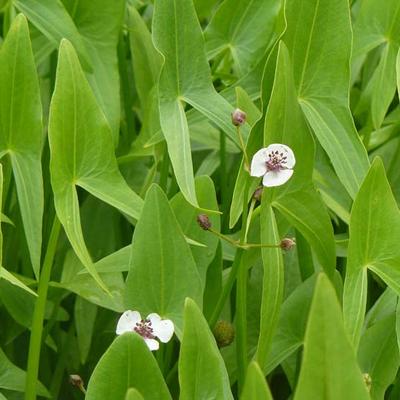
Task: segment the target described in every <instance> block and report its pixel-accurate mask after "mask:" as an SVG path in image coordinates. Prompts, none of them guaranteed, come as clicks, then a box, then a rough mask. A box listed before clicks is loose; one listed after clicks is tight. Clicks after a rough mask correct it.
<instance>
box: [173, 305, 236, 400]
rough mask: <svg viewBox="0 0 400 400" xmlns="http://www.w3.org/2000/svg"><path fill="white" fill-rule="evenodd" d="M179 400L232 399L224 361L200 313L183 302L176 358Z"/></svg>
mask: <svg viewBox="0 0 400 400" xmlns="http://www.w3.org/2000/svg"><path fill="white" fill-rule="evenodd" d="M179 383H180V388H181V392H180V397H179V398H180V399H181V400H206V399H227V400H229V399H233V396H232V393H231V390H230V384H229V379H228V374H227V372H226V369H225V364H224V360H223V359H222V356H221V354H220V352H219V350H218V347H217V344H216V343H215V339H214V336H213V334H212V333H211V331H210V328H209V327H208V324H207V321H206V320H205V318H204V316H203V314H202V313H201V311H200V309H199V308H198V306H197V305H196V303H195V302H194V301H193V300H191V299H186V301H185V316H184V327H183V337H182V345H181V351H180V355H179Z"/></svg>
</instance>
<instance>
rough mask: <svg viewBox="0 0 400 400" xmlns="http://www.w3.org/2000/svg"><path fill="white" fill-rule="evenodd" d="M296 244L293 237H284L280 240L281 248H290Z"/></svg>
mask: <svg viewBox="0 0 400 400" xmlns="http://www.w3.org/2000/svg"><path fill="white" fill-rule="evenodd" d="M294 246H296V242H295V240H294V238H284V239H282V241H281V249H282V250H286V251H288V250H290V249H291V248H292V247H294Z"/></svg>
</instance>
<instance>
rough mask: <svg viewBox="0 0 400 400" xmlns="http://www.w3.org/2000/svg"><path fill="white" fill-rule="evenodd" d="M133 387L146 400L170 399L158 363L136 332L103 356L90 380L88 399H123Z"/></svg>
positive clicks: (126, 334)
mask: <svg viewBox="0 0 400 400" xmlns="http://www.w3.org/2000/svg"><path fill="white" fill-rule="evenodd" d="M131 387H134V388H136V389H137V390H139V391H140V393H142V395H143V396H144V397H145V398H146V399H147V398H149V399H154V400H169V399H171V395H170V394H169V392H168V388H167V385H166V384H165V382H164V379H163V377H162V374H161V371H160V370H159V368H158V365H157V362H156V360H155V359H154V357H153V356H152V354H151V353H150V350H149V349H148V348H147V346H146V343H145V342H144V340H143V338H141V337H140V336H139V335H137V334H136V333H124V334H123V335H122V336H119V337H117V338H116V339H115V340H114V342H113V343H112V344H111V346H110V347H109V348H108V350H107V351H106V352H105V353H104V354H103V357H101V359H100V361H99V362H98V364H97V365H96V368H95V369H94V371H93V374H92V376H91V378H90V381H89V384H88V388H87V394H86V396H85V399H86V400H109V399H115V400H124V399H125V395H126V392H127V391H128V389H129V388H131Z"/></svg>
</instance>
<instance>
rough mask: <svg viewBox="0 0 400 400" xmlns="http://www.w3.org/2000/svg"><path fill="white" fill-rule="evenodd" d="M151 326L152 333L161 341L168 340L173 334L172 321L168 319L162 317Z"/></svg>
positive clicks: (165, 341)
mask: <svg viewBox="0 0 400 400" xmlns="http://www.w3.org/2000/svg"><path fill="white" fill-rule="evenodd" d="M151 327H152V328H153V334H154V335H155V336H157V337H158V338H159V339H160V341H161V342H163V343H167V342H169V341H170V340H171V338H172V335H173V334H174V323H173V322H172V321H171V320H169V319H163V320H161V321H159V322H158V323H156V324H155V325H153V323H152V324H151Z"/></svg>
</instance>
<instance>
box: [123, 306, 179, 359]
mask: <svg viewBox="0 0 400 400" xmlns="http://www.w3.org/2000/svg"><path fill="white" fill-rule="evenodd" d="M125 332H136V333H138V334H139V335H140V336H142V337H143V339H144V341H145V342H146V344H147V346H148V348H149V349H150V350H151V351H153V350H158V348H159V347H160V345H159V343H158V342H157V340H156V338H158V339H159V340H160V341H161V342H162V343H167V342H169V341H170V339H171V338H172V335H173V334H174V324H173V322H172V321H170V320H169V319H161V317H160V316H159V315H158V314H155V313H152V314H149V315H148V316H147V318H146V319H142V317H141V316H140V313H139V312H138V311H131V310H128V311H125V312H124V313H123V314H122V315H121V317H120V319H119V320H118V324H117V330H116V333H117V335H122V334H123V333H125Z"/></svg>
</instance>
